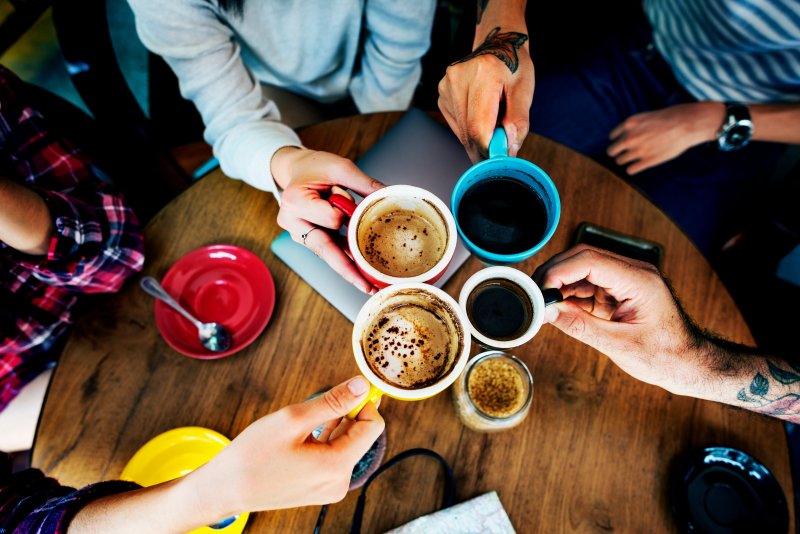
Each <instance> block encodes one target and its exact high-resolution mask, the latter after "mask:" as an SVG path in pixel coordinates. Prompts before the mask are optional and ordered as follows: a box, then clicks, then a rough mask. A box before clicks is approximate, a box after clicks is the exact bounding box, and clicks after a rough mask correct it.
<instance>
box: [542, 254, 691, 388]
mask: <svg viewBox="0 0 800 534" xmlns="http://www.w3.org/2000/svg"><path fill="white" fill-rule="evenodd" d="M534 277H535V278H536V280H538V281H539V283H540V284H541V285H542V287H551V288H558V289H560V291H561V292H562V293H563V295H564V302H561V303H560V304H556V305H554V306H550V307H549V308H548V309H547V312H546V314H545V320H546V321H547V322H549V323H551V324H553V325H554V326H555V327H556V328H558V329H560V330H562V331H563V332H565V333H566V334H568V335H570V336H572V337H574V338H576V339H578V340H579V341H582V342H584V343H586V344H587V345H589V346H591V347H593V348H595V349H597V350H599V351H600V352H602V353H603V354H605V355H607V356H608V357H609V358H611V359H612V360H613V361H614V363H616V364H617V365H619V366H620V368H622V370H623V371H625V372H626V373H628V374H629V375H631V376H633V377H634V378H637V379H639V380H641V381H643V382H647V383H649V384H654V385H657V386H660V387H663V388H664V389H667V390H668V391H672V392H673V393H678V394H683V393H685V392H687V391H690V390H691V386H692V385H693V384H695V383H696V382H697V381H698V380H702V379H703V377H702V376H698V372H697V361H695V360H693V359H692V357H691V351H690V350H688V349H689V347H691V346H693V344H694V343H695V342H696V341H695V337H694V336H693V330H692V327H691V323H690V322H689V319H688V318H687V316H686V315H685V314H684V312H683V310H682V309H681V307H680V305H679V304H678V302H677V301H676V300H675V297H674V296H673V295H672V292H671V291H670V288H669V286H668V285H667V284H666V282H665V281H664V279H663V278H662V277H661V275H660V273H659V272H658V269H656V268H655V267H654V266H653V265H651V264H649V263H645V262H642V261H637V260H632V259H629V258H625V257H623V256H619V255H617V254H614V253H612V252H608V251H605V250H600V249H596V248H593V247H590V246H588V245H578V246H576V247H573V248H571V249H569V250H567V251H565V252H562V253H561V254H557V255H556V256H554V257H553V258H551V259H550V260H548V261H547V262H546V263H545V264H544V265H542V266H541V267H539V268H538V269H537V270H536V273H534Z"/></svg>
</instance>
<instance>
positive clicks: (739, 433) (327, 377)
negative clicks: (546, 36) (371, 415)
mask: <svg viewBox="0 0 800 534" xmlns="http://www.w3.org/2000/svg"><path fill="white" fill-rule="evenodd" d="M399 117H400V115H399V114H396V113H391V114H377V115H371V116H362V117H355V118H350V119H340V120H337V121H332V122H328V123H324V124H321V125H317V126H314V127H311V128H308V129H306V130H305V131H303V132H302V133H301V137H302V138H303V141H304V143H305V144H306V145H307V146H309V147H311V148H316V149H323V150H328V151H330V152H334V153H337V154H341V155H343V156H346V157H348V158H352V159H355V158H358V157H359V156H360V155H361V154H362V153H364V151H365V150H367V149H368V148H369V147H370V146H371V145H372V144H373V143H374V142H375V141H376V140H377V139H378V138H379V137H380V136H381V135H382V134H383V133H384V132H385V131H386V130H387V129H388V128H389V127H391V126H392V125H393V124H394V123H395V122H396V121H397V120H398V119H399ZM520 154H521V156H522V157H525V158H527V159H530V160H531V161H534V162H536V163H537V164H539V165H540V166H542V167H543V168H544V169H546V170H547V171H549V172H550V174H551V175H552V177H553V180H554V181H555V183H556V185H557V186H558V189H559V191H560V192H561V198H562V204H563V206H562V209H563V211H562V215H561V217H562V218H561V223H560V225H559V227H558V230H557V232H556V234H555V236H554V237H553V239H552V240H551V241H550V243H549V244H548V245H547V246H546V247H545V248H544V250H543V251H542V252H540V253H539V254H537V255H536V256H534V257H533V258H531V259H530V260H528V261H526V262H525V263H524V264H523V265H520V268H521V269H524V270H526V271H530V272H532V271H533V269H534V268H535V267H536V266H537V265H539V264H540V263H542V262H543V261H544V260H545V259H546V258H548V257H550V256H551V255H553V254H555V253H556V252H558V251H561V250H562V249H564V248H566V247H568V246H569V245H570V243H571V240H572V238H573V233H574V231H575V228H576V226H577V224H578V223H580V222H581V221H592V222H595V223H597V224H600V225H603V226H606V227H610V228H613V229H616V230H619V231H622V232H626V233H632V234H636V235H639V236H642V237H644V238H647V239H651V240H654V241H658V242H660V243H662V244H663V245H664V248H665V250H666V257H665V261H664V265H663V270H664V272H665V273H666V274H667V275H668V276H669V278H670V279H671V280H672V282H673V284H674V286H675V289H676V290H677V292H678V294H679V295H680V296H681V299H682V302H683V304H684V306H685V308H686V309H687V311H688V312H689V314H690V315H692V316H693V317H694V318H695V319H696V320H697V321H698V322H699V324H701V325H702V326H704V327H706V328H709V329H711V330H714V331H717V332H720V333H722V334H723V335H725V336H727V337H729V338H731V339H732V340H735V341H739V342H746V343H752V341H753V340H752V338H751V336H750V333H749V331H748V329H747V326H746V325H745V323H744V321H743V319H742V317H741V315H740V313H739V311H738V310H737V308H736V306H735V305H734V303H733V301H732V299H731V297H730V295H729V294H728V292H727V291H726V290H725V288H724V287H723V286H722V283H721V282H720V280H719V279H718V278H717V276H716V274H715V273H714V271H713V270H712V269H711V267H710V266H709V264H708V263H707V262H706V260H705V259H704V258H703V257H702V256H701V254H700V252H698V250H697V249H696V248H695V247H694V246H693V245H692V244H691V243H690V241H689V240H688V239H687V238H686V237H685V236H684V235H683V234H682V233H681V231H680V230H679V229H678V228H677V227H676V226H675V225H674V224H673V223H672V222H671V221H670V220H669V219H668V218H667V217H666V216H665V215H664V214H663V213H662V212H661V211H659V210H658V209H657V208H656V207H654V206H653V205H652V204H651V203H650V202H649V201H648V200H646V199H645V198H644V197H643V196H642V195H640V194H639V193H638V192H637V191H636V190H634V189H633V188H632V187H630V186H629V185H627V184H626V183H625V182H624V181H623V180H621V179H619V178H618V177H616V176H614V175H612V174H611V173H610V172H609V171H607V170H605V169H604V168H602V167H600V166H599V165H597V164H595V163H594V162H592V161H590V160H589V159H587V158H585V157H582V156H580V155H578V154H576V153H574V152H572V151H570V150H568V149H567V148H565V147H563V146H560V145H558V144H555V143H553V142H551V141H548V140H546V139H542V138H540V137H537V136H529V137H528V139H527V141H526V143H525V145H524V146H523V148H522V151H521V153H520ZM277 211H278V207H277V204H276V202H275V200H274V199H273V198H272V195H270V194H268V193H264V192H261V191H257V190H255V189H253V188H251V187H250V186H248V185H245V184H244V183H242V182H240V181H236V180H230V179H227V178H226V177H224V176H223V175H222V174H221V173H220V172H219V171H217V172H215V173H212V174H211V175H209V176H207V177H205V178H204V179H202V180H201V181H199V182H198V183H197V184H195V185H194V186H192V187H191V188H190V189H189V190H188V191H186V192H185V193H184V194H182V195H181V196H180V197H178V198H177V199H175V200H174V201H173V202H172V203H171V204H170V205H168V206H167V207H166V208H165V209H164V210H163V211H161V213H159V214H158V215H157V216H156V217H155V218H154V219H153V220H152V221H151V222H150V224H149V225H148V226H147V228H146V229H145V236H146V246H147V259H148V261H147V264H146V266H145V270H144V272H145V273H146V274H151V275H154V276H156V277H160V276H163V275H164V273H165V272H166V271H167V269H168V268H169V267H170V265H172V264H173V263H174V262H175V261H176V260H178V259H179V258H180V257H181V256H183V255H184V254H186V253H187V252H189V251H191V250H193V249H195V248H197V247H200V246H203V245H208V244H211V243H232V244H236V245H239V246H242V247H245V248H247V249H250V250H252V251H253V252H254V253H255V254H257V255H258V256H259V257H261V258H262V259H263V260H264V262H265V263H266V264H267V266H268V267H269V269H270V270H271V271H272V274H273V276H274V278H275V284H276V290H277V294H278V301H277V306H276V309H275V314H274V316H273V318H272V321H271V322H270V324H269V326H267V328H266V330H265V331H264V333H263V334H262V335H261V336H260V337H259V338H258V339H257V340H256V342H255V343H254V344H252V345H251V346H250V347H249V348H247V349H246V350H244V351H243V352H241V353H240V354H237V355H235V356H233V357H230V358H225V359H222V360H218V361H198V360H193V359H189V358H185V357H183V356H181V355H180V354H178V353H177V352H175V351H173V350H172V349H170V348H169V346H168V345H167V344H166V342H164V341H163V340H162V339H161V337H160V336H159V334H158V331H157V330H156V327H155V322H154V318H153V301H152V299H151V298H150V297H149V296H147V295H145V294H144V292H142V291H141V290H140V289H139V288H138V287H136V286H137V282H138V280H133V281H132V283H130V284H129V285H128V286H127V288H126V289H125V290H124V291H123V292H122V293H120V294H119V295H118V296H114V297H112V298H108V299H107V300H105V301H104V303H102V304H101V305H99V306H98V307H97V308H96V309H94V310H93V311H92V313H91V314H90V316H89V317H87V318H86V319H85V320H83V321H82V322H81V323H80V324H79V325H77V327H76V329H75V332H74V334H73V335H72V339H71V340H70V342H69V344H68V346H67V348H66V350H65V351H64V354H63V355H62V357H61V363H60V364H59V365H58V368H57V369H56V372H55V377H54V379H53V382H52V384H51V386H50V391H49V395H48V399H47V402H46V405H45V408H44V412H43V416H42V419H41V423H40V426H39V430H38V434H37V439H36V445H35V448H34V453H33V463H34V465H35V466H36V467H39V468H41V469H43V470H44V471H45V472H46V473H48V474H50V475H52V476H55V477H58V478H59V479H60V480H61V481H62V482H64V483H67V484H70V485H75V486H81V485H83V484H87V483H89V482H93V481H97V480H100V479H112V478H115V477H118V476H119V474H120V472H121V470H122V468H123V466H124V465H125V463H126V462H127V461H128V459H129V458H130V457H131V455H132V454H133V453H134V452H135V451H136V450H137V449H138V448H139V447H140V446H141V445H142V444H143V443H145V442H146V441H147V440H148V439H150V438H152V437H153V436H155V435H156V434H158V433H160V432H163V431H165V430H168V429H170V428H174V427H178V426H184V425H201V426H206V427H210V428H213V429H215V430H217V431H219V432H222V433H223V434H226V435H228V436H231V437H233V436H235V435H236V434H238V433H239V432H240V431H241V430H242V429H244V427H245V426H247V425H248V424H249V423H250V422H252V421H253V420H255V419H256V418H258V417H260V416H262V415H264V414H267V413H269V412H271V411H273V410H276V409H278V408H280V407H281V406H284V405H286V404H289V403H293V402H298V401H301V400H303V399H304V398H305V397H307V396H308V395H310V394H312V393H314V392H316V391H319V390H320V389H322V388H324V387H326V386H330V385H333V384H336V383H338V382H340V381H342V380H344V379H346V378H348V377H350V376H352V375H354V374H356V373H357V368H356V365H355V362H354V361H353V355H352V352H351V347H350V343H349V339H350V331H351V328H352V325H351V323H350V322H349V321H347V320H346V319H345V318H344V317H343V316H342V315H340V314H339V313H338V312H337V311H336V310H335V309H334V308H333V307H332V306H331V305H330V304H328V303H327V301H325V300H324V299H323V298H322V297H320V296H319V295H318V294H317V293H316V292H314V291H313V290H312V289H311V288H310V287H309V286H308V285H307V284H306V283H305V282H304V281H302V280H301V279H300V278H299V277H298V276H297V275H296V274H295V273H294V272H292V271H291V270H289V269H288V268H287V267H286V266H285V265H284V264H283V263H281V261H280V260H278V259H277V258H276V257H275V256H274V255H273V254H272V253H271V252H270V250H269V245H270V243H271V242H272V240H273V239H274V238H275V237H276V236H277V235H278V234H279V232H280V231H281V229H280V228H279V227H278V226H277V224H275V217H276V214H277ZM480 268H481V265H480V264H479V263H478V262H477V261H476V260H475V259H474V258H471V259H470V260H469V261H468V262H467V263H466V264H465V266H464V267H462V269H461V270H460V271H459V272H458V273H457V275H456V276H455V277H454V278H453V279H452V280H451V281H450V282H449V283H448V284H447V286H446V287H445V289H446V290H447V291H448V292H449V293H450V294H451V295H454V296H455V295H457V294H458V290H459V288H460V287H461V285H462V283H463V282H464V281H465V280H466V278H467V277H468V276H469V275H471V274H472V273H474V272H475V271H477V270H479V269H480ZM312 333H317V334H316V335H312ZM514 352H515V354H517V355H518V356H519V357H521V358H522V359H523V360H524V361H525V362H526V363H527V364H528V366H529V367H530V368H531V371H532V372H533V375H534V380H535V384H536V385H535V393H534V402H533V406H532V408H531V412H530V414H529V416H528V419H527V420H526V421H525V422H524V423H523V425H522V426H521V427H519V428H517V429H514V430H511V431H508V432H505V433H501V434H496V435H484V434H477V433H474V432H472V431H469V430H467V429H466V428H465V427H463V426H462V425H461V424H460V423H459V421H458V419H457V417H456V415H455V413H454V410H453V408H452V405H451V400H450V395H449V394H447V393H445V394H442V395H439V396H437V397H435V398H432V399H428V400H426V401H422V402H417V403H403V402H399V401H392V400H389V401H384V403H383V404H382V406H381V410H382V412H383V414H384V417H385V418H386V421H387V432H388V452H387V458H388V457H391V456H393V455H395V454H396V453H398V452H400V451H403V450H406V449H409V448H412V447H427V448H431V449H434V450H436V451H438V452H439V453H440V454H442V456H444V458H445V459H446V460H447V461H448V462H450V464H451V465H452V466H453V468H454V471H455V475H456V478H457V481H458V484H457V486H458V487H457V498H458V500H459V501H463V500H466V499H469V498H471V497H475V496H477V495H480V494H482V493H484V492H487V491H491V490H496V491H497V492H498V494H499V496H500V499H501V501H502V502H503V505H504V506H505V508H506V510H507V511H508V514H509V516H510V517H511V521H512V523H513V524H514V525H515V527H516V529H517V530H518V531H519V532H575V531H580V532H595V531H603V532H605V531H612V530H613V531H616V532H673V531H675V530H676V528H675V526H674V524H673V521H672V518H671V513H670V510H669V503H668V500H667V478H668V473H669V464H670V461H671V460H672V459H673V458H674V457H675V456H676V455H677V454H679V453H681V452H682V451H685V450H687V449H689V448H692V447H700V446H706V445H709V444H724V445H728V446H732V447H737V448H741V449H744V450H745V451H748V452H749V453H751V454H753V455H754V456H755V457H756V458H759V459H760V460H761V461H762V462H764V463H765V464H766V465H767V466H768V467H769V468H770V469H772V471H773V472H774V473H775V474H776V476H777V478H778V480H779V481H780V483H781V486H782V487H783V491H784V493H785V494H786V496H787V498H788V499H789V502H792V500H791V495H792V483H791V479H790V471H789V458H788V453H787V447H786V441H785V437H784V431H783V428H782V427H781V424H780V423H779V422H778V421H776V420H772V419H769V418H767V417H763V416H758V415H753V414H751V413H748V412H744V411H741V410H738V409H735V408H731V407H728V406H724V405H722V404H716V403H713V402H706V401H699V400H695V399H691V398H683V397H677V396H673V395H671V394H669V393H667V392H665V391H663V390H661V389H659V388H656V387H653V386H649V385H647V384H644V383H641V382H638V381H636V380H634V379H632V378H630V377H629V376H628V375H626V374H625V373H623V372H622V371H620V370H619V369H618V368H617V367H616V366H615V365H614V364H613V363H612V362H611V361H610V360H609V359H608V358H606V357H605V356H603V355H601V354H599V353H598V352H596V351H594V350H592V349H590V348H588V347H586V346H584V345H581V344H580V343H578V342H576V341H574V340H572V339H570V338H568V337H567V336H565V335H564V334H562V333H561V332H559V331H558V330H556V329H555V328H553V327H545V328H543V329H542V331H541V332H540V333H539V334H538V336H537V337H536V338H535V339H534V340H533V341H532V342H531V343H529V344H527V345H526V346H524V347H521V348H519V349H517V350H515V351H514ZM442 488H443V483H442V480H441V476H440V473H439V467H438V465H436V464H434V462H431V461H430V460H427V459H425V458H421V459H414V460H409V461H408V462H407V463H405V465H404V466H403V467H401V468H394V469H392V470H390V471H389V472H388V473H387V474H386V475H385V476H383V477H381V479H379V481H378V482H376V484H374V485H373V487H372V488H371V489H370V495H371V497H370V498H369V499H368V501H367V512H366V516H365V523H364V525H365V532H376V531H383V530H386V529H388V528H391V527H395V526H398V525H400V524H402V523H404V522H407V521H409V520H411V519H413V518H415V517H417V516H420V515H423V514H426V513H429V512H432V511H433V510H434V509H435V508H436V507H437V506H438V503H439V502H440V499H441V492H442ZM355 504H356V495H355V494H352V493H351V494H350V495H349V496H348V497H347V498H346V499H345V500H344V501H343V502H341V503H338V504H335V505H332V506H331V507H330V509H329V511H328V516H327V519H326V521H325V526H324V529H323V532H348V531H349V525H350V520H351V518H352V514H353V510H354V507H355ZM318 512H319V507H307V508H302V509H296V510H286V511H278V512H267V513H260V514H256V515H255V516H253V517H252V518H251V522H250V526H249V531H250V532H265V531H269V532H311V531H312V529H313V526H314V522H315V520H316V517H317V513H318ZM792 529H793V527H792ZM792 531H793V530H792Z"/></svg>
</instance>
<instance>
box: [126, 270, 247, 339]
mask: <svg viewBox="0 0 800 534" xmlns="http://www.w3.org/2000/svg"><path fill="white" fill-rule="evenodd" d="M139 285H141V286H142V289H144V290H145V291H146V292H147V293H149V294H150V295H152V296H154V297H156V298H157V299H161V300H162V301H164V303H166V304H167V305H168V306H170V307H171V308H172V309H174V310H175V311H177V312H178V313H180V314H181V315H183V316H184V317H186V319H188V320H189V321H190V322H191V323H192V324H193V325H194V326H195V327H197V336H198V338H199V339H200V343H202V345H203V346H204V347H205V348H207V349H208V350H210V351H211V352H223V351H226V350H228V349H229V348H231V336H230V334H228V331H227V330H225V328H224V327H223V326H222V325H220V324H219V323H202V322H200V321H198V320H197V319H195V317H194V316H193V315H192V314H190V313H189V312H188V311H186V310H185V309H184V308H183V306H181V305H180V304H178V302H177V301H176V300H175V299H173V298H172V297H171V296H170V295H169V293H167V292H166V291H165V290H164V288H163V287H161V284H159V283H158V280H156V279H155V278H153V277H152V276H145V277H144V278H142V281H141V282H140V284H139Z"/></svg>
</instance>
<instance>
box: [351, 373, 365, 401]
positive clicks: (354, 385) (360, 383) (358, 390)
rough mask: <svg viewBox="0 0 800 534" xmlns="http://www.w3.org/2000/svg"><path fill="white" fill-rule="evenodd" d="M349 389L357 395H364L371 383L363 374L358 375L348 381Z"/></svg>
mask: <svg viewBox="0 0 800 534" xmlns="http://www.w3.org/2000/svg"><path fill="white" fill-rule="evenodd" d="M347 389H349V390H350V393H352V394H353V395H355V396H357V397H358V396H360V395H363V394H364V393H366V392H367V390H368V389H369V383H368V382H367V381H366V379H365V378H364V377H363V376H357V377H355V378H353V379H351V380H350V382H348V383H347Z"/></svg>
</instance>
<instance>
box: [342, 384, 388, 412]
mask: <svg viewBox="0 0 800 534" xmlns="http://www.w3.org/2000/svg"><path fill="white" fill-rule="evenodd" d="M382 396H383V391H381V390H380V389H378V388H376V387H375V386H373V385H372V384H370V385H369V393H367V398H365V399H364V400H363V401H361V402H360V403H359V404H358V406H356V407H355V408H353V409H352V410H351V411H350V413H348V414H347V415H346V416H345V417H346V418H347V419H349V420H351V421H355V419H356V417H358V414H360V413H361V410H362V409H363V408H364V406H366V405H367V403H368V402H372V403H376V402H378V399H380V398H381V397H382Z"/></svg>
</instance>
